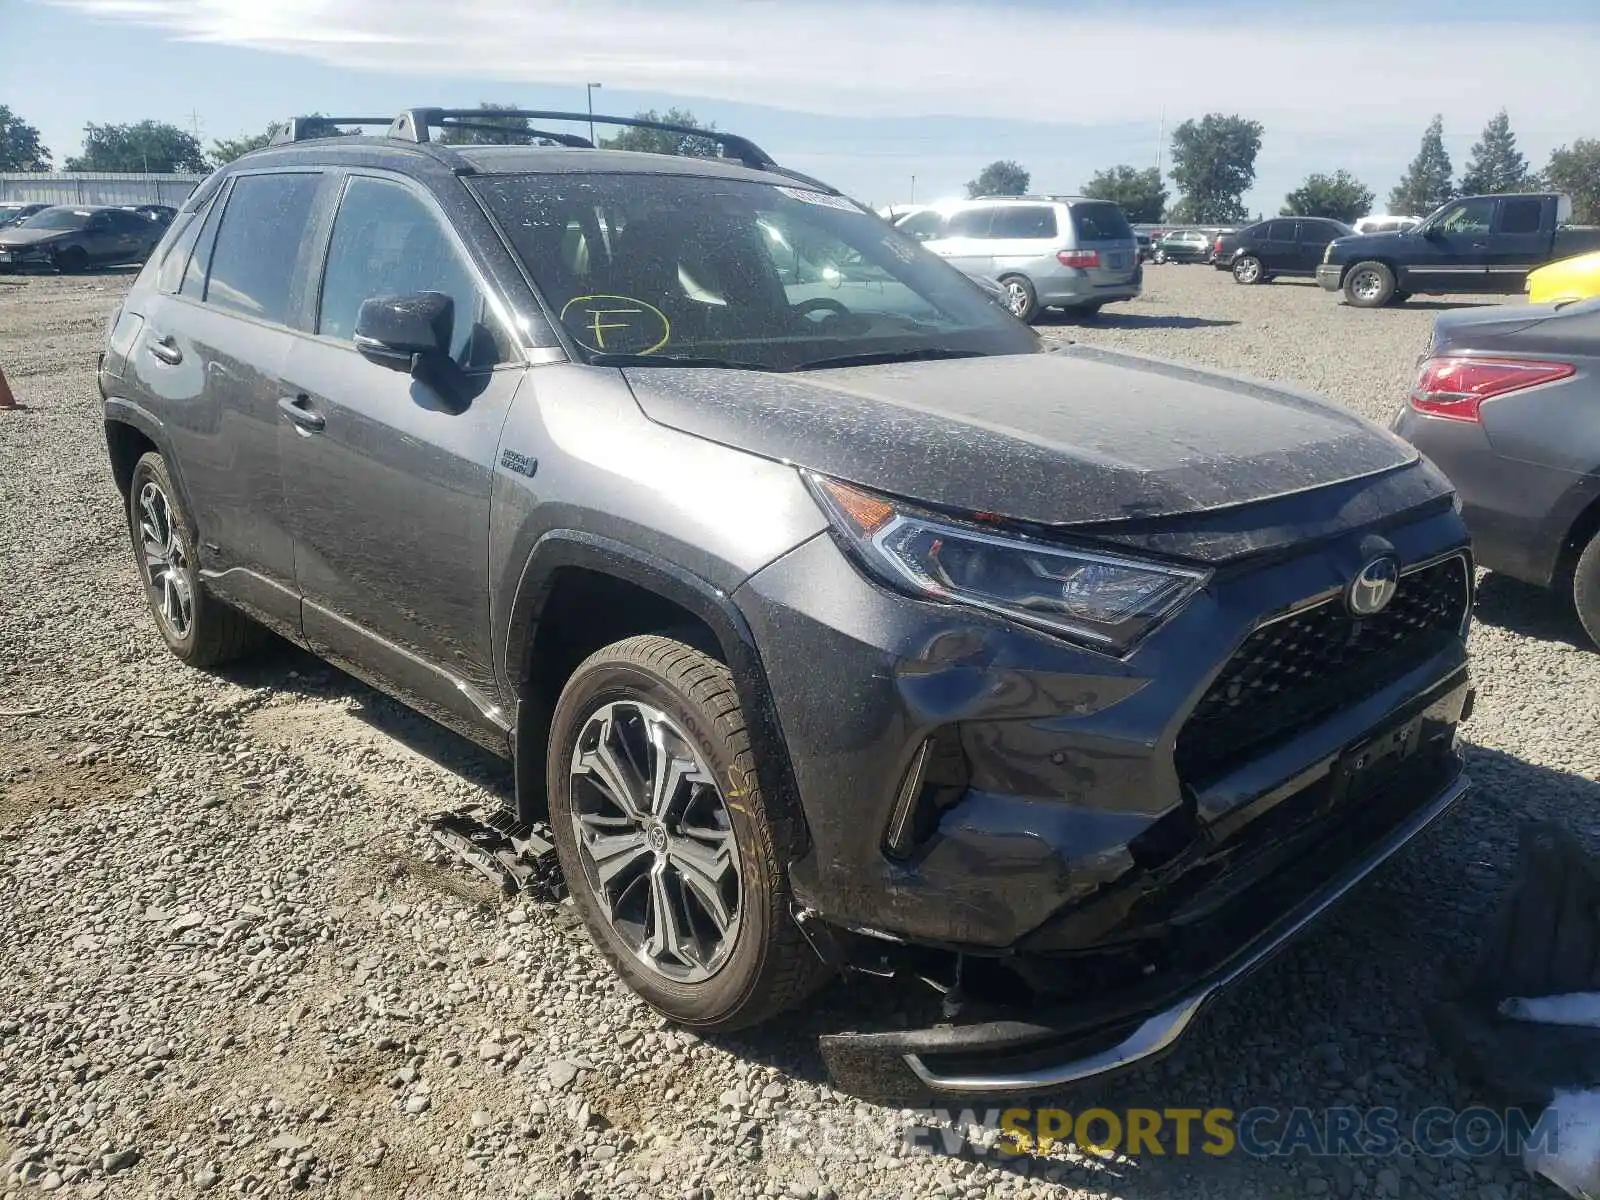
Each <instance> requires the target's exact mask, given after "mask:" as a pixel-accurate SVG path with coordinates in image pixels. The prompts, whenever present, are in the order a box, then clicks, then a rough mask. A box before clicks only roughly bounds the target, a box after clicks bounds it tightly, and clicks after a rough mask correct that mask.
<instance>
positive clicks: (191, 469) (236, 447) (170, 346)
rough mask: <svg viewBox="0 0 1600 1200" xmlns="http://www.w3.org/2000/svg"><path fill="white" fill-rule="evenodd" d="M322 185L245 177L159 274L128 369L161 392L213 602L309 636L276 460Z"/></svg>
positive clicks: (186, 235) (296, 178)
mask: <svg viewBox="0 0 1600 1200" xmlns="http://www.w3.org/2000/svg"><path fill="white" fill-rule="evenodd" d="M322 184H323V177H322V175H320V174H319V173H317V172H313V171H278V172H265V173H254V174H245V175H239V176H236V177H235V178H234V179H233V180H232V181H231V182H230V183H229V184H227V185H225V187H224V189H223V190H222V191H220V192H219V193H218V195H217V196H216V197H215V198H214V199H213V200H212V201H211V203H210V205H209V207H208V208H207V209H206V211H205V212H204V214H203V215H202V216H200V217H197V218H195V219H193V220H192V221H191V223H190V224H189V225H188V226H187V227H186V228H185V229H184V230H183V231H182V232H181V233H180V234H179V235H178V237H177V238H176V239H175V240H174V243H173V245H172V247H171V249H170V250H169V251H168V252H167V255H166V257H165V258H164V259H163V260H162V262H161V263H160V265H159V266H158V268H157V274H156V279H157V288H156V292H157V297H156V298H155V299H153V300H152V301H150V302H149V305H148V311H146V312H145V313H143V314H142V315H143V316H144V318H145V320H144V325H143V327H142V329H141V331H140V335H139V343H138V345H137V347H136V348H135V350H134V352H133V354H132V355H131V356H130V369H132V370H134V371H135V372H136V373H137V377H138V379H139V381H140V384H141V386H143V387H144V388H146V389H147V390H149V391H150V392H152V393H154V395H155V396H156V397H157V398H158V400H159V403H158V404H157V405H156V408H157V411H158V412H159V414H160V415H161V417H162V420H163V422H164V424H165V427H166V432H167V434H168V437H169V440H170V442H171V445H172V447H173V450H174V459H175V466H176V468H177V470H178V472H179V474H180V476H181V484H180V486H182V487H183V488H184V491H185V495H186V496H187V498H188V500H189V503H190V507H191V511H192V513H193V515H194V518H195V522H196V525H197V526H198V529H199V532H200V540H201V546H200V557H201V574H202V576H203V577H204V578H205V579H206V582H207V584H208V586H209V587H211V588H212V590H214V591H216V592H217V593H218V594H220V595H221V596H223V597H224V598H225V599H228V600H230V601H232V602H234V603H235V604H237V605H239V606H240V607H241V608H244V609H245V610H246V611H248V612H251V613H252V614H253V615H255V616H257V617H260V618H261V619H262V620H264V621H266V622H267V623H268V624H270V625H273V626H274V627H276V628H279V629H280V630H283V631H284V632H288V633H291V634H294V635H295V636H298V634H299V628H300V602H299V597H298V594H297V592H296V589H295V582H294V551H293V546H292V544H291V542H290V535H289V531H288V528H287V523H286V514H285V508H284V492H283V479H282V474H281V472H280V468H279V456H278V420H279V417H278V408H277V405H278V398H279V396H280V395H282V392H283V384H282V380H281V372H282V369H283V365H284V362H285V360H286V359H287V356H288V350H289V344H290V341H291V340H292V335H291V334H290V332H289V329H288V322H289V321H290V319H291V318H292V315H293V314H294V313H295V312H296V311H297V309H298V307H299V305H300V304H301V301H302V296H303V289H304V286H305V282H306V278H307V262H308V258H309V254H310V238H309V237H308V236H307V234H308V230H309V229H310V228H311V227H312V224H313V219H314V216H315V213H316V206H317V201H318V192H319V189H320V188H321V186H322Z"/></svg>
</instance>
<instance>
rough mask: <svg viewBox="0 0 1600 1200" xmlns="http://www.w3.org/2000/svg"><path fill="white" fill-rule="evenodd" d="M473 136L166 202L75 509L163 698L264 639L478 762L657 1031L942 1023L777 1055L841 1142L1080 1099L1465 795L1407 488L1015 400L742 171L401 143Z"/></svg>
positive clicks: (1394, 469) (1167, 1037) (1312, 423)
mask: <svg viewBox="0 0 1600 1200" xmlns="http://www.w3.org/2000/svg"><path fill="white" fill-rule="evenodd" d="M495 115H496V116H497V117H503V116H504V115H505V114H503V113H497V114H495ZM522 115H524V116H526V117H527V118H529V119H530V120H536V121H542V122H543V123H544V124H547V125H549V124H553V123H555V122H557V121H558V120H559V121H576V122H578V123H579V125H582V124H586V123H587V119H588V118H587V114H576V115H574V114H554V113H525V114H522ZM475 117H476V118H477V119H478V120H479V121H481V119H482V118H481V114H477V113H474V112H462V111H455V110H441V109H413V110H408V111H407V112H405V113H402V114H401V115H400V116H399V117H397V118H396V119H394V120H393V122H392V123H391V122H388V121H385V122H384V124H385V125H386V126H387V128H386V129H383V130H381V131H380V132H379V133H378V134H377V135H375V136H361V135H352V136H345V137H339V138H331V139H323V138H316V139H311V138H305V139H303V140H296V139H297V137H298V136H299V135H300V134H301V133H302V132H303V127H302V126H301V124H300V123H298V122H292V123H291V124H290V126H289V127H288V129H287V130H286V132H285V134H284V135H282V136H281V138H280V142H279V144H276V145H273V146H270V147H268V148H266V149H264V150H261V151H258V152H256V153H253V154H249V155H246V156H245V157H243V158H241V159H239V160H238V161H236V162H234V163H232V164H230V165H229V166H227V167H226V168H224V169H223V170H221V171H219V172H218V173H216V174H215V175H213V176H212V177H211V178H210V179H208V180H207V181H206V182H205V183H204V184H202V185H201V187H200V188H199V189H197V191H196V192H195V193H194V195H193V196H192V197H191V198H190V199H189V201H188V202H187V203H186V204H185V205H184V206H183V211H182V212H181V213H180V214H179V216H178V217H177V219H176V220H175V221H174V222H173V223H172V226H171V228H170V229H169V231H168V232H167V234H166V236H165V237H164V239H163V241H162V243H161V246H160V248H159V249H158V251H157V253H156V254H155V255H154V256H153V257H152V258H151V261H150V262H149V263H148V265H147V266H146V268H145V269H144V271H143V272H142V274H141V275H140V276H139V277H138V279H137V281H136V283H135V285H134V286H133V288H132V290H131V291H130V293H129V294H128V296H127V299H126V300H125V302H124V303H123V305H122V307H121V309H120V311H119V312H118V313H117V314H116V315H115V316H114V318H113V319H112V321H111V323H110V327H109V332H108V338H107V345H106V349H105V353H104V357H103V361H102V367H101V371H100V386H101V389H102V391H103V393H104V397H105V423H106V424H105V427H106V436H107V441H108V443H109V448H110V459H111V468H112V470H113V472H114V474H115V478H116V482H117V485H118V487H119V488H120V489H121V492H122V494H123V495H124V496H125V497H126V500H127V515H128V526H129V532H130V534H131V537H132V543H133V549H134V558H135V562H136V564H137V569H138V572H139V575H140V579H141V582H142V584H143V586H144V588H145V591H146V593H147V594H148V597H149V602H150V607H151V610H152V612H153V614H154V618H155V623H156V626H157V628H158V629H159V631H160V633H161V635H162V637H163V638H164V639H165V640H166V642H167V644H168V645H169V646H170V647H171V648H172V650H173V652H174V653H175V654H176V655H177V656H178V657H179V658H180V659H182V660H183V661H185V662H187V663H189V664H191V665H193V666H197V667H203V666H209V665H211V664H215V663H218V662H221V661H222V660H224V659H226V658H228V657H230V656H233V655H236V654H239V653H241V652H243V651H245V650H246V649H247V648H249V647H250V646H251V645H252V643H254V642H255V641H256V640H257V638H258V636H259V635H260V634H261V632H262V630H263V629H270V630H273V631H275V632H276V633H278V634H280V635H281V636H283V637H285V638H288V639H289V640H290V641H293V642H296V643H298V644H300V645H302V646H305V647H307V648H309V649H310V650H311V651H312V652H314V653H316V654H318V655H321V656H322V657H324V658H326V659H328V660H329V661H331V662H333V663H335V664H337V665H338V666H340V667H342V668H344V669H345V670H347V671H349V672H350V673H351V674H353V675H356V676H358V677H360V678H362V679H364V680H367V681H370V682H371V683H372V684H373V685H374V686H376V687H378V688H381V689H383V690H384V691H386V692H389V693H391V694H393V695H394V696H396V697H399V698H401V699H402V700H404V701H405V702H407V703H408V704H410V705H413V706H415V707H416V708H418V709H419V710H421V711H423V712H425V713H427V714H429V715H431V716H432V717H433V718H435V719H436V720H438V721H439V722H441V723H443V724H445V725H447V726H449V727H451V728H452V729H455V730H457V731H459V732H460V733H462V734H464V735H465V736H467V737H469V738H472V739H474V740H476V741H477V742H479V743H481V744H482V745H484V746H486V747H488V748H490V749H491V750H493V751H495V752H497V753H499V754H502V755H504V756H506V757H507V758H509V759H510V760H511V761H512V762H513V763H514V766H515V802H516V805H517V809H518V812H517V814H516V817H517V818H518V819H520V820H522V821H524V822H533V821H537V820H545V819H547V820H548V821H549V824H550V827H551V829H552V830H553V837H554V840H555V842H556V844H557V854H558V857H559V861H560V866H561V870H562V873H563V875H564V877H565V880H566V882H567V885H568V886H569V887H570V889H571V893H572V896H573V899H574V902H575V904H576V906H577V909H578V911H579V912H580V913H581V914H582V916H583V918H584V920H585V922H586V923H587V926H588V930H589V932H590V934H591V936H592V937H593V938H594V940H595V942H596V944H597V945H598V946H599V947H600V949H601V950H602V951H603V952H604V953H605V955H606V957H607V958H608V959H609V960H610V961H611V963H612V964H613V965H614V966H615V967H616V969H617V971H618V972H619V973H620V974H621V975H622V976H623V977H624V978H625V979H626V981H627V982H628V983H629V984H630V985H631V986H632V987H633V988H634V989H635V990H636V991H637V992H638V993H639V994H640V995H641V996H642V997H643V998H644V999H645V1000H646V1001H648V1002H649V1003H650V1004H651V1005H653V1006H655V1008H657V1009H658V1010H659V1011H661V1012H662V1013H664V1014H666V1015H667V1016H668V1017H670V1018H672V1019H673V1020H676V1021H679V1022H682V1023H684V1024H686V1025H689V1026H694V1027H698V1028H702V1029H731V1028H737V1027H740V1026H746V1025H749V1024H751V1023H754V1022H757V1021H761V1020H763V1019H766V1018H769V1017H771V1016H773V1015H775V1014H777V1013H779V1012H781V1011H782V1010H784V1009H787V1008H790V1007H792V1006H794V1005H796V1004H797V1003H798V1002H800V1001H801V1000H802V999H803V998H804V997H806V996H807V995H808V994H809V993H810V992H811V991H812V990H813V989H814V988H815V987H817V986H818V985H819V984H820V983H821V982H823V981H824V980H825V979H826V978H828V977H829V976H830V975H832V974H836V973H839V972H845V971H852V970H864V971H871V972H875V973H883V972H885V971H889V972H895V971H899V972H903V973H904V974H905V977H906V978H907V979H908V980H912V979H922V980H926V981H929V982H931V983H933V984H934V985H935V986H936V987H937V988H938V990H939V991H941V992H943V993H944V999H943V1007H942V1008H939V1007H936V1006H930V1009H931V1012H930V1019H929V1020H928V1022H927V1023H926V1027H923V1028H906V1027H904V1026H906V1025H908V1024H917V1023H918V1022H907V1021H901V1022H898V1023H896V1024H895V1025H894V1027H892V1028H888V1029H871V1030H861V1029H847V1030H840V1031H837V1032H829V1033H827V1034H825V1035H824V1036H823V1038H822V1052H823V1056H824V1058H825V1060H826V1062H827V1064H828V1066H829V1069H830V1070H831V1071H832V1072H833V1074H834V1078H835V1080H836V1081H837V1082H839V1083H840V1085H841V1086H844V1087H847V1088H855V1089H858V1090H861V1091H868V1090H888V1091H895V1090H904V1091H906V1092H918V1093H922V1094H926V1093H928V1092H950V1093H983V1092H1012V1091H1026V1090H1031V1089H1035V1088H1043V1087H1049V1086H1052V1085H1055V1084H1059V1083H1063V1082H1067V1081H1071V1080H1075V1079H1081V1078H1085V1077H1087V1076H1091V1075H1095V1074H1097V1073H1099V1072H1102V1071H1107V1070H1111V1069H1113V1068H1117V1067H1121V1066H1125V1065H1127V1064H1128V1063H1131V1062H1134V1061H1137V1060H1139V1059H1141V1058H1145V1057H1148V1056H1150V1055H1153V1054H1157V1053H1159V1052H1161V1051H1163V1050H1165V1049H1166V1048H1167V1047H1169V1046H1170V1045H1171V1044H1172V1043H1173V1042H1174V1040H1175V1039H1176V1038H1177V1037H1178V1035H1179V1034H1180V1033H1181V1032H1182V1031H1183V1030H1184V1029H1185V1027H1186V1026H1188V1025H1189V1024H1190V1022H1191V1021H1192V1020H1193V1018H1194V1017H1195V1016H1196V1014H1197V1013H1198V1012H1199V1010H1200V1009H1201V1008H1202V1007H1203V1006H1204V1005H1205V1004H1206V1002H1207V1001H1208V1000H1209V999H1210V998H1211V997H1212V996H1213V995H1215V994H1216V993H1217V991H1218V990H1219V989H1220V988H1222V987H1224V986H1226V985H1227V984H1229V983H1230V982H1232V981H1233V980H1235V979H1237V978H1239V977H1240V976H1241V975H1243V974H1244V973H1245V972H1247V971H1249V970H1250V969H1251V968H1253V967H1254V966H1256V965H1257V964H1259V963H1260V962H1261V961H1262V960H1263V959H1265V958H1266V957H1267V956H1268V955H1269V954H1271V953H1272V952H1273V951H1274V950H1275V949H1277V948H1278V947H1279V946H1280V945H1282V944H1283V943H1284V942H1285V941H1286V940H1287V939H1288V938H1290V937H1291V936H1292V935H1294V934H1295V933H1296V932H1297V931H1299V930H1300V929H1301V928H1303V927H1304V926H1305V925H1306V924H1307V923H1308V922H1309V921H1311V920H1312V919H1313V918H1314V917H1316V916H1317V915H1318V914H1319V913H1320V912H1322V911H1323V910H1324V909H1326V908H1327V907H1328V906H1329V905H1330V904H1332V903H1333V902H1334V901H1335V900H1336V899H1337V898H1338V897H1340V896H1341V895H1342V894H1344V893H1345V892H1346V891H1348V890H1349V889H1350V888H1351V887H1352V886H1354V885H1355V883H1356V882H1357V881H1359V880H1360V879H1361V878H1362V877H1363V876H1365V875H1366V874H1367V873H1368V872H1370V871H1371V870H1372V869H1373V867H1374V866H1375V865H1377V864H1378V863H1380V862H1382V861H1383V860H1384V859H1386V858H1387V857H1389V856H1390V855H1391V854H1393V853H1394V852H1395V851H1396V850H1397V849H1398V848H1399V847H1400V846H1401V845H1402V844H1403V843H1405V842H1406V841H1407V839H1409V838H1411V837H1412V836H1413V835H1415V834H1416V833H1417V832H1418V831H1419V830H1421V829H1422V828H1423V827H1424V826H1426V825H1427V824H1428V823H1429V822H1430V821H1432V820H1433V819H1434V818H1435V817H1437V816H1438V815H1439V814H1440V813H1441V812H1442V811H1443V810H1444V809H1445V808H1446V807H1447V806H1449V805H1450V804H1451V802H1452V801H1454V800H1455V799H1457V798H1458V797H1459V796H1460V795H1461V794H1462V793H1463V791H1464V790H1465V788H1466V781H1465V779H1464V777H1463V775H1462V773H1461V763H1460V756H1459V751H1458V748H1457V736H1456V730H1457V725H1458V723H1459V722H1460V721H1461V720H1462V719H1463V718H1464V717H1465V715H1466V714H1467V712H1468V710H1469V708H1470V703H1471V697H1472V690H1471V685H1470V682H1469V678H1468V671H1467V653H1466V635H1467V625H1468V619H1469V609H1470V606H1471V600H1472V594H1471V587H1472V578H1473V576H1472V564H1471V561H1470V558H1469V556H1468V542H1467V537H1466V533H1465V531H1464V529H1463V527H1462V523H1461V520H1460V518H1459V516H1458V515H1457V512H1456V509H1455V505H1454V503H1453V497H1452V494H1451V492H1450V489H1449V487H1448V485H1447V484H1446V482H1445V481H1444V479H1443V478H1441V477H1440V475H1439V474H1438V473H1436V472H1435V471H1434V470H1433V468H1432V467H1430V466H1429V465H1428V464H1427V462H1426V461H1424V460H1423V459H1422V458H1421V457H1419V456H1418V454H1417V453H1416V452H1415V451H1414V450H1413V449H1412V448H1411V447H1410V446H1408V445H1406V444H1405V443H1404V442H1402V441H1400V440H1399V439H1397V438H1395V437H1394V436H1392V435H1391V434H1389V433H1387V432H1385V431H1383V430H1381V429H1378V428H1377V427H1375V426H1373V425H1370V424H1368V423H1366V422H1365V421H1362V420H1360V419H1358V418H1357V417H1355V416H1353V415H1351V414H1350V413H1348V412H1346V411H1343V410H1341V409H1339V408H1336V407H1333V406H1331V405H1329V404H1326V403H1324V402H1321V401H1319V400H1317V399H1315V398H1312V397H1309V396H1305V395H1301V394H1299V393H1295V392H1290V391H1286V390H1283V389H1280V388H1276V387H1270V386H1267V385H1264V384H1260V383H1253V382H1248V381H1246V380H1242V379H1237V378H1233V377H1230V376H1225V375H1218V374H1214V373H1210V372H1206V371H1201V370H1196V369H1193V368H1190V367H1185V366H1179V365H1176V364H1173V363H1170V362H1165V361H1159V360H1154V359H1149V358H1143V357H1136V356H1133V355H1128V354H1121V353H1113V352H1110V351H1105V350H1098V349H1091V348H1088V347H1083V346H1071V345H1069V346H1064V347H1061V348H1058V349H1053V350H1052V349H1047V348H1046V347H1044V346H1043V345H1042V344H1041V342H1040V341H1039V339H1038V337H1037V336H1036V335H1035V333H1034V332H1033V331H1032V330H1030V329H1029V328H1028V327H1027V326H1025V325H1023V324H1022V323H1020V322H1018V321H1016V320H1015V319H1013V318H1012V317H1011V316H1010V315H1009V314H1008V313H1007V312H1005V311H1004V310H1003V309H1002V308H1001V307H999V306H997V305H996V304H995V303H994V302H993V301H992V300H991V299H990V298H989V297H988V296H987V295H986V294H985V292H984V291H983V290H982V289H981V288H979V287H978V286H977V285H976V284H974V283H973V282H972V281H971V280H969V279H968V278H966V277H965V276H963V275H962V274H961V273H960V272H959V271H957V270H956V269H954V268H953V267H951V266H949V265H948V264H946V263H944V262H941V261H940V260H939V259H938V258H936V257H935V256H933V255H932V254H930V253H928V252H927V251H925V250H924V249H923V248H922V247H921V246H919V245H918V244H917V243H916V242H914V241H912V240H910V239H908V238H906V237H904V236H903V235H902V234H900V233H899V232H898V231H896V230H895V229H893V228H892V227H891V226H889V225H887V224H886V223H884V222H883V221H882V220H881V219H879V218H878V217H876V216H874V215H873V214H872V213H870V212H868V211H865V210H864V209H862V208H861V207H860V206H859V205H857V204H856V203H854V202H853V201H851V200H849V199H847V198H846V197H844V196H842V195H840V194H839V193H838V192H836V191H834V190H832V189H830V188H828V187H826V186H824V185H822V184H819V183H817V182H816V181H814V180H811V179H808V178H806V177H804V176H800V175H798V174H795V173H793V172H791V171H788V170H786V169H784V168H782V167H780V166H778V165H777V164H776V163H774V162H773V161H772V160H771V159H770V158H769V157H768V156H767V155H766V154H764V153H763V152H762V151H761V150H760V149H759V147H757V146H755V145H754V144H753V143H751V142H749V141H748V140H746V139H743V138H739V137H736V136H734V135H731V134H712V135H701V136H709V137H710V138H711V139H712V140H713V142H714V144H715V145H716V146H718V147H719V149H720V153H721V156H720V157H719V158H710V159H707V158H689V157H673V156H658V155H650V154H640V153H627V152H620V151H610V150H604V149H595V148H593V147H592V146H590V144H589V143H588V142H587V141H585V140H584V139H583V138H581V137H578V136H576V135H575V134H569V133H561V132H548V133H538V134H535V135H534V136H536V137H537V138H539V139H540V141H541V144H534V145H527V146H478V147H473V146H461V145H446V144H441V142H440V141H439V140H438V135H439V134H440V133H441V131H444V130H449V129H451V128H456V127H459V128H471V127H472V126H473V125H474V123H475V122H474V118H475ZM597 120H601V118H597ZM604 120H605V121H606V122H608V123H615V124H623V125H626V124H629V123H630V122H629V121H628V120H625V119H616V118H604ZM368 123H375V122H368ZM677 132H680V133H682V134H684V135H685V136H689V135H691V134H698V132H699V131H688V130H678V131H677ZM313 736H314V734H313ZM930 995H931V993H930Z"/></svg>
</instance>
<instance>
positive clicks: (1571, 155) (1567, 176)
mask: <svg viewBox="0 0 1600 1200" xmlns="http://www.w3.org/2000/svg"><path fill="white" fill-rule="evenodd" d="M1544 183H1545V186H1546V187H1547V188H1550V189H1551V190H1552V191H1556V192H1565V193H1566V194H1567V195H1569V196H1571V197H1572V219H1573V220H1574V221H1576V222H1578V224H1580V225H1600V140H1596V139H1594V138H1579V139H1578V140H1577V141H1575V142H1573V143H1572V145H1571V146H1570V147H1569V146H1562V147H1561V148H1560V149H1559V150H1555V151H1553V152H1552V153H1551V155H1550V165H1549V166H1547V167H1546V168H1545V169H1544Z"/></svg>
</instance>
